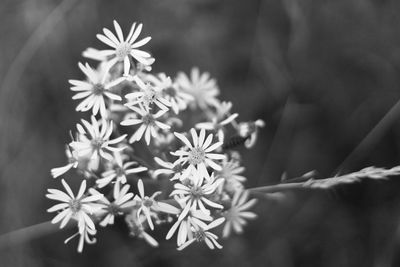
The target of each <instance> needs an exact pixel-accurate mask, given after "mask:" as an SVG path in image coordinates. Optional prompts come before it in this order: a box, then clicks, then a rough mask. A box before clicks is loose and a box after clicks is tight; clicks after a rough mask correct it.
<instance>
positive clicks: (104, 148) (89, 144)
mask: <svg viewBox="0 0 400 267" xmlns="http://www.w3.org/2000/svg"><path fill="white" fill-rule="evenodd" d="M81 121H82V124H83V125H84V126H85V128H86V130H85V128H84V127H83V126H82V125H81V124H79V123H78V124H77V125H76V128H77V129H78V132H79V133H80V135H79V136H78V137H79V138H78V140H77V141H73V142H71V143H70V146H71V147H72V148H73V149H74V150H75V151H77V153H78V155H79V156H88V155H89V157H90V158H95V159H96V158H98V157H99V156H100V157H102V158H105V159H107V160H109V161H112V160H113V156H112V155H111V154H110V152H120V151H122V150H123V149H124V148H125V147H114V146H111V145H117V144H118V143H120V142H121V141H122V140H124V139H125V137H126V134H124V135H122V136H120V137H117V138H115V139H110V136H111V134H112V132H113V124H112V122H111V121H110V122H107V121H106V120H102V121H101V128H100V125H99V123H98V121H97V120H96V118H95V117H94V116H92V117H91V121H92V124H90V123H89V122H88V121H85V120H81Z"/></svg>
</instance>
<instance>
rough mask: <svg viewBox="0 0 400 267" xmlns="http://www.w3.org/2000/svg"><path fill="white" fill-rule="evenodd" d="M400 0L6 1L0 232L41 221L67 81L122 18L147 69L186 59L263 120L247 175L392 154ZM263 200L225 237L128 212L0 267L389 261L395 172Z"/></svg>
mask: <svg viewBox="0 0 400 267" xmlns="http://www.w3.org/2000/svg"><path fill="white" fill-rule="evenodd" d="M399 11H400V2H399V1H395V0H319V1H314V0H301V1H300V0H281V1H276V0H247V1H228V0H221V1H217V0H189V1H178V0H163V1H153V0H146V1H145V0H141V1H137V0H131V1H94V0H93V1H74V0H64V1H59V0H57V1H54V0H2V1H1V4H0V22H1V23H0V210H1V213H0V214H1V215H0V234H4V233H7V232H10V231H13V230H16V229H19V228H23V227H26V226H29V225H33V224H37V223H40V222H44V221H47V220H49V219H51V218H52V215H51V214H48V213H46V209H47V208H48V207H50V206H51V205H52V203H51V202H50V201H48V200H46V199H45V196H44V195H45V191H46V189H47V188H49V187H50V188H54V187H58V186H59V181H58V180H56V181H55V180H53V179H52V178H51V177H50V173H49V170H50V169H51V168H53V167H56V166H61V165H63V164H64V161H65V156H64V144H65V143H67V142H68V141H69V130H70V129H73V128H74V126H75V123H76V122H77V121H78V120H79V119H80V118H81V116H82V114H78V113H76V112H74V109H75V105H76V102H75V101H73V100H72V99H71V97H72V93H71V92H70V90H69V85H68V79H71V78H78V79H79V78H82V74H81V73H80V71H79V69H78V67H77V63H78V61H85V59H83V58H82V56H81V52H82V51H83V50H84V49H85V48H87V47H96V48H101V47H103V46H102V44H101V43H100V42H99V41H97V40H96V38H95V35H96V34H97V33H99V32H100V31H101V29H102V28H103V27H108V28H110V27H112V20H113V19H117V20H118V22H119V23H120V24H121V26H122V27H123V29H124V31H127V30H128V28H129V27H130V25H131V23H132V22H133V21H139V22H143V23H144V34H143V36H145V35H151V36H152V38H153V39H152V41H151V42H150V43H149V45H148V47H149V49H150V50H151V52H152V53H153V55H154V57H155V58H156V63H155V64H154V71H163V72H166V73H167V74H168V75H171V76H174V75H175V74H176V73H177V71H181V70H183V71H185V72H188V71H189V70H190V69H191V67H192V66H198V67H199V68H200V69H201V70H202V71H209V72H210V73H211V74H212V76H213V77H215V78H216V79H217V80H218V84H219V87H220V88H221V98H222V99H224V100H228V101H232V102H233V105H234V108H233V109H234V111H235V112H238V113H239V114H240V117H239V120H241V121H248V120H255V119H258V118H260V119H263V120H264V121H265V122H266V127H265V128H263V129H262V130H261V132H260V135H259V140H258V143H257V145H256V146H255V147H254V148H253V149H251V150H245V149H243V150H242V151H241V152H242V153H243V161H244V166H245V167H246V172H245V175H246V176H247V177H248V182H247V186H248V187H255V186H261V185H268V184H273V183H277V182H279V180H280V177H281V175H282V173H284V172H286V173H287V176H288V177H296V176H300V175H302V174H304V173H306V172H308V171H311V170H316V171H317V172H318V176H319V177H321V178H322V177H329V176H332V175H335V174H337V173H347V172H351V171H356V170H359V169H361V168H364V167H367V166H371V165H375V166H379V167H392V166H395V165H398V164H399V159H400V154H399V151H400V142H399V141H400V107H398V106H397V105H396V103H397V102H398V100H399V99H400V90H399V85H400V81H399V78H398V77H399V74H400V26H399V25H400V16H398V14H399ZM398 178H399V177H393V178H392V179H389V180H388V181H385V182H376V181H364V182H362V183H359V184H354V185H351V186H343V187H340V188H337V190H335V191H333V192H324V191H315V192H314V191H313V192H311V191H310V192H291V193H287V194H286V195H285V196H284V197H282V196H279V197H276V198H270V199H265V200H260V201H259V204H258V205H257V207H256V209H255V210H256V212H257V213H258V214H259V218H258V219H257V220H255V221H252V222H250V223H249V226H248V227H247V228H246V229H245V232H244V234H243V235H241V236H233V237H231V238H230V239H228V240H225V241H223V245H224V249H223V250H221V251H209V250H208V249H206V247H205V246H202V245H198V246H193V247H190V248H188V249H186V250H185V251H183V252H178V251H176V249H175V244H174V242H173V241H169V242H166V241H163V239H164V235H165V233H166V232H167V229H168V228H167V227H164V228H163V229H161V230H160V231H157V232H156V233H155V236H156V237H157V238H158V240H161V241H160V248H158V249H153V248H151V247H149V246H148V245H147V244H145V243H144V242H143V241H141V240H137V239H130V238H129V237H128V236H127V231H128V230H127V229H126V227H125V226H124V224H123V222H119V223H117V225H116V226H115V227H111V228H108V229H106V230H103V231H100V232H99V234H98V236H97V237H98V243H97V244H96V245H93V246H85V249H84V252H83V254H78V253H77V252H76V243H77V240H74V241H72V242H71V243H70V244H68V245H64V244H63V241H64V239H65V238H66V237H68V236H69V235H71V234H72V233H73V230H63V231H58V232H56V233H54V234H51V235H46V236H43V237H41V238H36V239H34V240H32V241H30V242H26V243H23V244H18V245H10V246H8V247H5V248H2V249H1V250H0V265H1V266H32V267H33V266H89V265H90V266H114V265H116V266H188V265H191V266H193V267H194V266H228V265H230V266H271V267H291V266H332V267H333V266H334V267H338V266H363V267H365V266H374V267H375V266H376V267H378V266H382V267H386V266H400V257H399V254H398V253H399V252H400V246H399V242H398V235H399V234H398V232H399V231H398V229H397V227H398V226H399V215H400V193H399V189H400V182H399V181H397V180H398Z"/></svg>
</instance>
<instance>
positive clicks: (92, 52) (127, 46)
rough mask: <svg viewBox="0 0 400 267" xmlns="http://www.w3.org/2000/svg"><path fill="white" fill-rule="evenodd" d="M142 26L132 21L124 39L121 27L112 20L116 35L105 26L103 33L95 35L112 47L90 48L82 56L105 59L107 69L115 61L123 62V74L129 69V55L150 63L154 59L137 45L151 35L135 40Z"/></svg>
mask: <svg viewBox="0 0 400 267" xmlns="http://www.w3.org/2000/svg"><path fill="white" fill-rule="evenodd" d="M142 27H143V25H142V24H139V25H138V26H137V27H136V23H133V24H132V27H131V29H130V31H129V33H128V36H127V37H126V39H124V35H123V33H122V29H121V27H120V26H119V24H118V22H116V21H115V20H114V28H115V31H116V33H117V36H115V35H114V34H113V33H112V32H111V31H110V30H108V29H106V28H103V33H104V35H103V34H97V35H96V37H97V38H98V39H99V40H100V41H102V42H103V43H105V44H106V45H108V46H110V47H111V48H112V49H107V50H96V49H93V48H91V49H88V50H86V51H85V52H84V56H86V57H89V58H92V59H97V60H107V67H106V69H107V71H108V70H109V69H110V68H111V67H112V66H114V65H115V64H116V63H117V62H123V63H124V75H125V76H126V75H128V74H129V71H130V69H131V61H130V57H132V58H134V59H135V60H136V61H138V62H140V63H142V64H144V65H151V64H152V63H153V62H154V59H153V58H152V57H151V55H150V54H149V53H147V52H145V51H142V50H139V49H138V48H139V47H141V46H143V45H145V44H147V43H148V42H149V41H150V40H151V37H146V38H143V39H142V40H140V41H137V42H135V41H136V40H137V38H138V37H139V34H140V32H141V31H142ZM117 37H118V38H117Z"/></svg>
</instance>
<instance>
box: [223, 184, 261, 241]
mask: <svg viewBox="0 0 400 267" xmlns="http://www.w3.org/2000/svg"><path fill="white" fill-rule="evenodd" d="M248 198H249V192H248V191H237V192H235V194H234V195H233V198H232V203H231V207H230V209H229V210H227V211H225V212H224V213H223V215H224V217H225V219H226V223H225V226H224V229H223V231H222V235H223V237H228V236H229V235H230V233H231V231H232V228H233V230H234V231H235V232H236V233H238V234H239V233H242V231H243V226H244V225H246V224H247V222H246V219H254V218H256V217H257V214H255V213H254V212H251V211H247V210H248V209H249V208H251V207H252V206H254V204H256V203H257V200H256V199H251V200H249V201H247V199H248Z"/></svg>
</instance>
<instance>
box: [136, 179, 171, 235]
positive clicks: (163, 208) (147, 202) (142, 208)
mask: <svg viewBox="0 0 400 267" xmlns="http://www.w3.org/2000/svg"><path fill="white" fill-rule="evenodd" d="M137 185H138V191H139V195H136V196H135V198H134V200H135V201H136V202H137V203H138V205H139V208H138V210H137V217H138V218H139V217H140V215H141V214H142V213H143V214H144V215H145V216H146V219H147V223H148V224H149V227H150V229H151V230H153V229H154V224H153V221H152V219H151V217H152V216H151V215H152V213H151V212H152V211H156V212H165V213H170V214H176V213H177V212H178V209H177V208H175V207H174V206H172V205H169V204H167V203H164V202H157V201H156V200H155V199H154V198H155V197H156V196H158V195H159V194H161V192H160V191H158V192H155V193H153V195H152V196H151V197H148V196H146V195H145V194H144V186H143V181H142V179H139V181H138V183H137Z"/></svg>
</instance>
